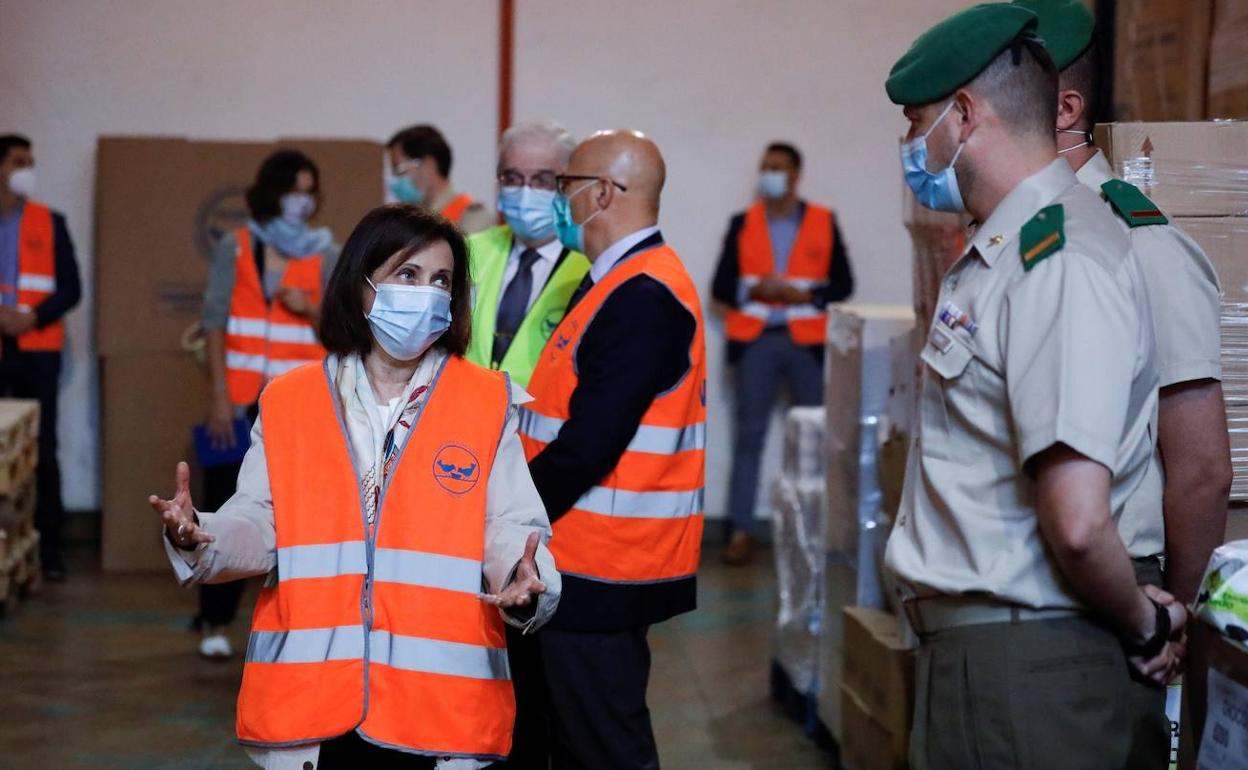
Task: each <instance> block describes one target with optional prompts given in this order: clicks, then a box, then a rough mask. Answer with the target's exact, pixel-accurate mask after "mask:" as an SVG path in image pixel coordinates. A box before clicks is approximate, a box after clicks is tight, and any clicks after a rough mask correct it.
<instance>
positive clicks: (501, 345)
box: [493, 249, 541, 364]
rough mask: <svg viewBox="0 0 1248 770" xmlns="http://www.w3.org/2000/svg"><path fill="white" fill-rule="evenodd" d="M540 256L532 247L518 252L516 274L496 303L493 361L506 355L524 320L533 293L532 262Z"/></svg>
mask: <svg viewBox="0 0 1248 770" xmlns="http://www.w3.org/2000/svg"><path fill="white" fill-rule="evenodd" d="M540 257H541V255H540V254H538V253H537V251H536V250H534V249H525V250H524V252H523V253H521V254H520V267H519V268H517V270H516V275H515V277H514V278H512V279H511V283H509V284H507V289H506V291H504V292H503V301H502V302H500V303H499V304H498V320H497V321H496V322H495V324H494V354H493V358H494V363H495V364H498V363H501V362H502V360H503V356H505V355H507V348H509V347H511V341H512V339H513V338H514V337H515V336H516V330H517V329H519V328H520V323H521V322H522V321H524V314H525V313H527V312H528V310H529V296H530V295H531V294H532V293H533V263H534V262H536V261H537V260H538V259H539V258H540Z"/></svg>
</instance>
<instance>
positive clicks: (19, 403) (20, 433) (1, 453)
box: [0, 398, 39, 457]
mask: <svg viewBox="0 0 1248 770" xmlns="http://www.w3.org/2000/svg"><path fill="white" fill-rule="evenodd" d="M37 443H39V402H38V401H31V400H25V399H14V398H0V457H8V456H9V455H10V454H13V453H14V452H15V451H16V450H17V449H21V448H24V447H26V446H28V445H30V444H37Z"/></svg>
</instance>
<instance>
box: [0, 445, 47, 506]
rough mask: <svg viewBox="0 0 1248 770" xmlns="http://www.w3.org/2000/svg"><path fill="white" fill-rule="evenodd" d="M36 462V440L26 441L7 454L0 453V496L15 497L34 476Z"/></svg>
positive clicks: (37, 454) (37, 447)
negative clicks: (33, 441) (23, 444)
mask: <svg viewBox="0 0 1248 770" xmlns="http://www.w3.org/2000/svg"><path fill="white" fill-rule="evenodd" d="M38 464H39V444H38V442H35V443H28V444H26V445H25V446H22V447H19V448H18V449H16V450H15V451H13V452H11V453H9V454H7V455H0V496H3V497H17V495H18V494H20V493H21V491H22V489H24V488H25V487H26V485H27V484H28V483H29V482H30V480H31V479H33V478H34V477H35V466H36V465H38Z"/></svg>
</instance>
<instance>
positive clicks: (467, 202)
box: [441, 193, 472, 224]
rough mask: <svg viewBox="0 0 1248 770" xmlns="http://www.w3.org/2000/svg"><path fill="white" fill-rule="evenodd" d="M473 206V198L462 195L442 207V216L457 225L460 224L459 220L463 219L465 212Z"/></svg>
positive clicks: (465, 194)
mask: <svg viewBox="0 0 1248 770" xmlns="http://www.w3.org/2000/svg"><path fill="white" fill-rule="evenodd" d="M471 205H472V198H471V197H470V196H469V195H468V194H467V193H460V194H459V195H456V196H455V197H454V198H452V199H451V202H450V203H448V204H446V205H445V206H443V207H442V212H441V213H442V216H444V217H446V218H447V219H449V220H451V221H452V222H454V223H455V224H459V220H460V219H463V216H464V212H465V211H467V210H468V207H469V206H471Z"/></svg>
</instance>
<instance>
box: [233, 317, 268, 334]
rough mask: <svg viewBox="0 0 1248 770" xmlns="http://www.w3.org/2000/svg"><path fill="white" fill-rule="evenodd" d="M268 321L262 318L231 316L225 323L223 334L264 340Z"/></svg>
mask: <svg viewBox="0 0 1248 770" xmlns="http://www.w3.org/2000/svg"><path fill="white" fill-rule="evenodd" d="M268 325H269V323H268V321H265V320H264V319H263V318H242V317H240V316H236V315H232V316H230V318H229V320H228V321H226V322H225V333H226V334H229V335H231V336H234V337H256V338H258V339H264V334H265V332H266V331H267V329H268Z"/></svg>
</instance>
